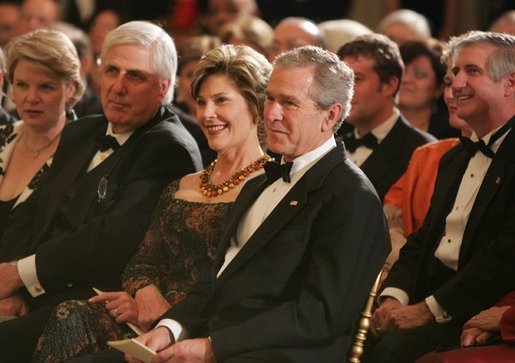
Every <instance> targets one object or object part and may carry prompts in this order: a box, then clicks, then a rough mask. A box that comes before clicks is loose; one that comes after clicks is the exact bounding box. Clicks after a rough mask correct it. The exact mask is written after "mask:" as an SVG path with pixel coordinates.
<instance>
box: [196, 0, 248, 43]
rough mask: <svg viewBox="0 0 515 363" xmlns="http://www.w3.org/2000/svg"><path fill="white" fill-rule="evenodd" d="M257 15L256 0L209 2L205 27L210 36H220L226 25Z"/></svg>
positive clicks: (217, 0) (211, 0)
mask: <svg viewBox="0 0 515 363" xmlns="http://www.w3.org/2000/svg"><path fill="white" fill-rule="evenodd" d="M257 14H258V8H257V5H256V1H255V0H207V14H206V16H205V23H206V24H205V25H206V28H207V31H208V33H209V34H211V35H217V36H220V30H221V29H222V27H223V26H224V25H225V24H227V23H229V22H231V21H235V20H237V19H240V18H245V17H247V16H250V15H257Z"/></svg>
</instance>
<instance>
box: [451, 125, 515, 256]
mask: <svg viewBox="0 0 515 363" xmlns="http://www.w3.org/2000/svg"><path fill="white" fill-rule="evenodd" d="M513 162H515V131H514V130H513V129H512V130H511V131H510V132H509V134H508V135H507V136H506V138H505V139H504V141H503V143H502V144H501V146H500V147H499V150H497V153H496V154H495V157H494V158H493V160H492V163H491V164H490V167H489V168H488V171H487V172H486V175H485V178H484V179H483V182H482V183H481V187H480V189H479V191H478V194H477V197H476V200H475V202H474V206H473V207H472V210H471V211H470V216H469V219H468V221H467V226H466V228H465V233H464V234H463V242H462V247H461V249H460V258H461V256H464V253H465V251H466V248H467V247H468V245H469V244H470V240H471V238H472V237H473V236H474V234H475V232H476V229H477V227H478V226H479V224H480V223H481V218H482V217H483V214H484V213H485V210H486V209H487V206H488V204H489V203H490V201H491V200H492V198H493V196H494V195H495V193H496V192H497V190H498V189H499V186H500V185H501V184H502V183H503V181H504V177H505V170H506V167H507V166H508V165H510V164H512V163H513Z"/></svg>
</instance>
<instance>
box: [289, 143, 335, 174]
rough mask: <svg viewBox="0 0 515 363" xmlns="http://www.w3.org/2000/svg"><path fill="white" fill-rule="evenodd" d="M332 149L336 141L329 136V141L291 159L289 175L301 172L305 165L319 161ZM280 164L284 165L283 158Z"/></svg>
mask: <svg viewBox="0 0 515 363" xmlns="http://www.w3.org/2000/svg"><path fill="white" fill-rule="evenodd" d="M334 147H336V140H335V139H334V136H331V137H330V138H329V139H327V141H326V142H324V143H323V144H322V145H320V146H319V147H317V148H316V149H314V150H311V151H309V152H307V153H305V154H304V155H301V156H299V157H297V158H295V159H293V166H292V168H291V172H290V174H295V173H296V172H297V171H299V170H301V169H302V168H304V167H305V166H306V165H308V164H310V163H312V162H313V161H315V160H318V159H320V158H321V157H322V156H324V155H325V154H327V153H328V152H329V151H330V150H332V149H333V148H334ZM281 163H284V158H283V159H282V160H281Z"/></svg>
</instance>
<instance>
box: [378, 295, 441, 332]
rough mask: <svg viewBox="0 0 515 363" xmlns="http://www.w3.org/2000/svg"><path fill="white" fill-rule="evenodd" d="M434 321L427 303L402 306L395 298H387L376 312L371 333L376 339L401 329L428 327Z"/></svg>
mask: <svg viewBox="0 0 515 363" xmlns="http://www.w3.org/2000/svg"><path fill="white" fill-rule="evenodd" d="M433 320H434V316H433V314H431V311H430V310H429V308H428V307H427V305H426V303H425V302H423V301H422V302H420V303H418V304H414V305H407V306H402V305H401V303H400V302H398V301H397V300H395V299H393V298H387V299H386V300H385V301H384V302H383V303H382V304H381V306H379V307H378V308H377V310H376V311H375V313H374V315H373V317H372V321H371V332H372V335H374V336H375V337H379V336H381V335H384V334H388V333H393V332H394V331H396V330H399V329H411V328H415V327H417V326H423V325H427V324H429V323H430V322H432V321H433Z"/></svg>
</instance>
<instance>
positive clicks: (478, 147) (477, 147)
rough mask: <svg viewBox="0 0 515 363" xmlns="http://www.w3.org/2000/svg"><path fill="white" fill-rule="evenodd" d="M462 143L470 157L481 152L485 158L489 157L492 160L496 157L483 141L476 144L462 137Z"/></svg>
mask: <svg viewBox="0 0 515 363" xmlns="http://www.w3.org/2000/svg"><path fill="white" fill-rule="evenodd" d="M460 141H461V144H462V145H463V147H464V148H465V150H466V151H467V154H469V156H470V157H473V156H474V155H476V152H478V151H481V152H482V153H483V154H484V155H485V156H488V157H489V158H490V159H492V158H493V157H494V156H495V154H494V152H493V151H492V150H491V149H490V148H489V147H488V146H487V145H486V144H485V142H484V141H483V140H478V141H476V142H474V141H472V140H470V139H469V138H468V137H464V136H460ZM489 144H490V143H489Z"/></svg>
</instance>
